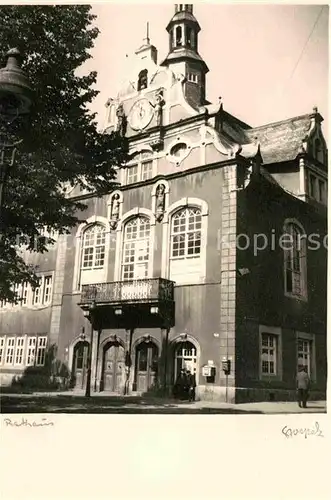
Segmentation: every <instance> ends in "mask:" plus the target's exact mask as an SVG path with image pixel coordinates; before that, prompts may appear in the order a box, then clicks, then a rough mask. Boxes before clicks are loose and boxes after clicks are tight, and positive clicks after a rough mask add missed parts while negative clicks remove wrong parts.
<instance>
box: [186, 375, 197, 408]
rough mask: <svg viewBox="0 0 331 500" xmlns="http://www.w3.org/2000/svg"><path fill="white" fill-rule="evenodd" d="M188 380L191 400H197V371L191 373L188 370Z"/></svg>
mask: <svg viewBox="0 0 331 500" xmlns="http://www.w3.org/2000/svg"><path fill="white" fill-rule="evenodd" d="M187 380H188V396H189V401H195V388H196V386H197V382H196V378H195V373H191V372H190V371H189V370H188V371H187Z"/></svg>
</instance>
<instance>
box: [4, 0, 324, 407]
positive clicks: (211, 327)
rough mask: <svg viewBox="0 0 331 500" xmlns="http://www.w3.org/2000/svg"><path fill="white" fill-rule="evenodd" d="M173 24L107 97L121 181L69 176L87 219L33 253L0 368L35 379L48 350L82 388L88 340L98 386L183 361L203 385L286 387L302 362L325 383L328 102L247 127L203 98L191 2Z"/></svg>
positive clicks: (170, 372)
mask: <svg viewBox="0 0 331 500" xmlns="http://www.w3.org/2000/svg"><path fill="white" fill-rule="evenodd" d="M166 29H167V32H168V36H169V53H168V55H167V57H166V58H165V59H164V60H163V61H162V62H161V63H160V64H158V60H157V49H156V47H154V46H153V45H152V44H151V43H150V40H149V38H148V37H147V38H146V39H145V40H144V43H143V45H142V46H141V47H140V48H139V49H138V50H137V51H136V54H135V61H136V64H135V65H132V68H131V69H130V74H128V75H127V76H126V80H125V82H124V84H123V85H122V86H121V89H120V91H119V93H118V95H117V96H116V97H115V98H110V99H108V101H107V104H106V110H107V114H106V125H105V129H104V132H105V133H109V132H111V131H112V130H115V129H116V130H119V131H120V132H121V133H122V134H125V135H126V137H127V138H128V140H129V144H130V161H128V163H127V165H126V167H125V168H122V169H120V170H118V173H117V180H118V182H119V187H118V189H117V190H116V191H113V192H111V193H109V195H107V196H104V197H102V198H96V197H95V196H93V194H89V193H85V192H82V191H80V190H79V188H78V187H76V188H72V189H71V190H69V189H68V191H67V195H68V196H75V197H79V198H81V199H82V200H83V201H84V202H85V203H86V204H87V206H88V208H87V210H86V212H85V213H84V217H86V222H85V223H83V224H81V225H80V226H79V227H77V228H75V230H73V231H72V233H71V234H70V235H60V236H58V237H57V238H56V243H55V245H53V246H52V247H50V248H49V252H48V254H47V255H43V256H40V255H26V259H27V260H28V261H29V262H30V263H34V264H38V265H39V266H40V267H39V270H40V277H41V282H40V283H41V284H40V287H39V288H38V289H36V290H34V291H32V290H31V289H29V288H28V287H24V286H22V287H21V289H20V294H21V297H22V300H21V302H20V304H19V305H17V306H13V305H11V304H2V307H0V333H1V337H0V341H1V356H0V367H1V377H2V378H1V381H2V384H3V385H10V384H12V383H13V380H15V379H17V378H20V377H21V378H22V377H23V378H24V377H27V376H28V374H29V372H31V373H33V374H34V376H35V377H37V379H38V376H39V375H38V374H41V373H43V370H44V369H45V368H44V367H45V366H46V365H47V359H48V358H47V357H48V355H49V354H48V353H49V352H51V354H52V359H51V364H52V366H53V368H52V369H54V367H59V366H61V367H65V368H66V369H67V371H68V374H67V376H68V379H69V380H70V386H71V388H72V389H73V390H81V389H84V388H85V386H86V383H87V372H88V366H89V353H91V355H92V360H91V389H92V391H104V392H105V393H119V394H123V393H130V394H135V393H137V394H138V393H145V392H148V391H153V390H155V391H158V390H159V389H161V390H162V389H163V390H167V391H171V387H172V385H173V383H174V380H175V379H176V377H177V375H178V373H179V371H180V369H181V368H183V367H185V368H187V369H189V370H190V371H191V372H194V373H195V374H196V379H197V395H198V397H199V398H201V399H218V400H221V401H222V400H223V401H225V400H226V401H231V402H241V401H249V400H255V401H258V400H277V399H278V400H286V399H294V398H295V377H296V372H297V369H298V365H305V366H307V369H308V371H309V373H310V376H311V379H312V394H313V396H314V397H325V390H326V289H327V248H326V247H327V146H326V142H325V139H324V137H323V134H322V130H321V122H322V121H323V118H322V116H321V115H320V114H319V113H318V111H317V109H314V110H313V111H312V113H309V114H307V115H303V116H299V117H294V118H291V119H287V120H284V121H281V122H278V123H272V124H268V125H265V126H261V127H256V128H252V127H250V126H249V125H247V124H246V123H243V122H242V121H240V120H238V119H237V118H236V117H234V116H232V115H231V114H230V113H228V112H227V111H225V109H224V108H223V104H222V103H218V104H217V105H213V104H211V103H210V102H208V101H207V100H206V74H207V73H208V67H207V65H206V63H205V61H204V60H203V59H202V57H201V56H200V54H199V51H198V48H199V46H198V42H199V31H200V26H199V23H198V21H197V20H196V18H195V16H194V14H193V6H192V5H186V4H185V5H184V4H178V5H176V6H175V13H174V16H173V18H172V19H171V20H170V22H169V24H168V26H167V28H166ZM56 370H58V368H56ZM56 370H55V371H56ZM47 373H48V372H47ZM59 373H60V372H59V370H58V371H57V372H56V374H57V375H59ZM40 376H41V375H40Z"/></svg>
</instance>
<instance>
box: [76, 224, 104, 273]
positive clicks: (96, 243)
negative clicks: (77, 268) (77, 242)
mask: <svg viewBox="0 0 331 500" xmlns="http://www.w3.org/2000/svg"><path fill="white" fill-rule="evenodd" d="M105 244H106V229H105V227H104V226H102V225H101V224H94V225H93V226H92V227H90V228H88V229H87V230H86V231H85V232H84V236H83V255H82V268H83V269H100V268H102V267H103V266H104V263H105Z"/></svg>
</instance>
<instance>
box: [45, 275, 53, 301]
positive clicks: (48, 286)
mask: <svg viewBox="0 0 331 500" xmlns="http://www.w3.org/2000/svg"><path fill="white" fill-rule="evenodd" d="M51 295H52V276H45V277H44V297H43V304H48V303H49V302H50V301H51Z"/></svg>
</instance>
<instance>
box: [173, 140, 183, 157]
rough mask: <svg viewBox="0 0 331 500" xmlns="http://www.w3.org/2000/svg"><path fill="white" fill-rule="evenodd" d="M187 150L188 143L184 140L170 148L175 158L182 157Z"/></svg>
mask: <svg viewBox="0 0 331 500" xmlns="http://www.w3.org/2000/svg"><path fill="white" fill-rule="evenodd" d="M186 151H187V144H185V143H184V142H179V143H178V144H175V146H173V147H172V148H171V150H170V154H171V156H174V157H175V158H180V157H181V156H184V155H185V153H186Z"/></svg>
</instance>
